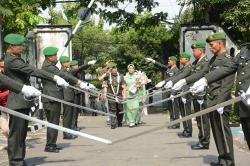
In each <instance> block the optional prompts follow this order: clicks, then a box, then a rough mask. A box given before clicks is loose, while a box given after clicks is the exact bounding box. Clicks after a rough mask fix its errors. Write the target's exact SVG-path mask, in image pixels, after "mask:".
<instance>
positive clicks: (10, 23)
mask: <svg viewBox="0 0 250 166" xmlns="http://www.w3.org/2000/svg"><path fill="white" fill-rule="evenodd" d="M54 1H55V0H16V1H12V0H1V4H0V17H2V18H1V19H0V20H1V21H2V25H3V29H4V34H7V33H21V34H26V33H27V32H28V31H29V30H31V29H33V27H34V26H35V25H37V24H38V23H40V22H43V21H45V19H44V18H43V17H41V16H38V14H39V13H40V7H41V8H43V9H45V8H46V7H48V6H50V5H51V4H52V3H53V2H54Z"/></svg>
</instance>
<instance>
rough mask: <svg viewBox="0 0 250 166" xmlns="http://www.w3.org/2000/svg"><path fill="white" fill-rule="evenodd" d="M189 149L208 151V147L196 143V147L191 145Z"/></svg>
mask: <svg viewBox="0 0 250 166" xmlns="http://www.w3.org/2000/svg"><path fill="white" fill-rule="evenodd" d="M191 149H193V150H203V149H209V147H208V146H204V145H202V144H200V143H198V144H196V145H191Z"/></svg>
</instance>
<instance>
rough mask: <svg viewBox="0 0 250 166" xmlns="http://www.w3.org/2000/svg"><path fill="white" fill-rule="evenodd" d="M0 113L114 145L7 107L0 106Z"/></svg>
mask: <svg viewBox="0 0 250 166" xmlns="http://www.w3.org/2000/svg"><path fill="white" fill-rule="evenodd" d="M0 111H3V112H5V113H8V114H11V115H13V116H16V117H19V118H22V119H25V120H28V121H32V122H35V123H38V124H41V125H44V126H46V127H50V128H52V129H55V130H59V131H62V132H66V133H70V134H73V135H77V136H81V137H84V138H88V139H91V140H95V141H99V142H102V143H105V144H112V142H111V141H110V140H107V139H104V138H100V137H96V136H94V135H90V134H86V133H83V132H79V131H75V130H72V129H68V128H65V127H62V126H59V125H55V124H53V123H49V122H46V121H43V120H40V119H36V118H33V117H30V116H28V115H25V114H22V113H20V112H17V111H14V110H11V109H9V108H6V107H2V106H0Z"/></svg>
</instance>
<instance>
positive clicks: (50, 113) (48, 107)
mask: <svg viewBox="0 0 250 166" xmlns="http://www.w3.org/2000/svg"><path fill="white" fill-rule="evenodd" d="M51 48H52V50H53V51H52V52H53V53H51V54H47V51H46V49H51ZM57 51H58V49H54V47H47V48H45V49H44V51H43V52H44V55H45V56H54V55H56V53H57ZM42 69H43V70H45V71H47V72H50V73H53V74H55V75H59V76H60V77H62V78H64V79H65V80H67V81H69V82H70V83H71V84H73V85H75V84H77V83H78V81H79V80H78V79H77V78H75V77H73V76H71V75H69V74H67V73H65V72H64V71H60V70H59V69H58V67H57V66H56V64H54V63H52V62H50V61H48V60H46V59H45V61H44V62H43V65H42ZM42 85H43V94H46V95H49V96H52V97H55V98H58V99H63V97H64V96H63V89H62V87H59V86H57V85H56V84H55V83H54V82H53V81H50V80H46V79H43V80H42ZM42 102H43V106H44V110H45V112H46V115H47V120H48V122H50V123H53V124H56V125H59V121H60V111H61V103H58V102H56V101H52V100H49V99H46V98H42ZM57 136H58V130H55V129H52V128H49V127H48V128H47V143H46V147H45V151H52V152H56V150H55V149H56V147H57V146H56V141H57Z"/></svg>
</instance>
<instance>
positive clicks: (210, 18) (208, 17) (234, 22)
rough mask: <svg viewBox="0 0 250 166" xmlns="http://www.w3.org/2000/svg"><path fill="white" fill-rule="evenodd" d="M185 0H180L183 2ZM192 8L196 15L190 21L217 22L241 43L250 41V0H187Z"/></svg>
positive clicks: (199, 22)
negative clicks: (249, 27) (248, 28)
mask: <svg viewBox="0 0 250 166" xmlns="http://www.w3.org/2000/svg"><path fill="white" fill-rule="evenodd" d="M184 1H185V0H179V2H180V3H183V2H184ZM187 4H188V6H189V8H188V10H190V8H191V9H192V8H193V7H192V4H194V6H195V8H194V9H192V10H193V12H194V17H192V20H191V21H190V22H189V23H195V24H204V23H205V24H207V23H212V24H213V23H215V24H218V25H220V26H221V27H223V28H224V30H225V31H227V32H228V34H229V35H230V36H231V37H232V38H233V39H234V41H235V42H236V43H238V44H239V45H240V44H242V43H244V42H247V41H250V34H249V32H248V30H247V26H249V25H250V24H249V22H250V1H249V0H200V1H194V0H189V1H187Z"/></svg>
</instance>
